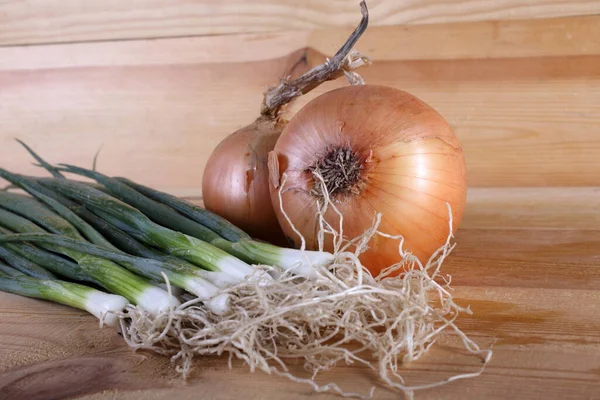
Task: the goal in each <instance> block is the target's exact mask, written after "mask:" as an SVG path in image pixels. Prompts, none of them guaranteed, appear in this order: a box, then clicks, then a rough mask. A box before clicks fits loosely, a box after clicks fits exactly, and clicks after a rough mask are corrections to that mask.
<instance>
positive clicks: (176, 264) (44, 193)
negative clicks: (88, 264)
mask: <svg viewBox="0 0 600 400" xmlns="http://www.w3.org/2000/svg"><path fill="white" fill-rule="evenodd" d="M0 176H2V177H4V178H6V179H7V180H9V181H10V182H12V183H14V184H16V185H18V186H19V187H21V188H23V189H25V190H26V191H27V192H29V193H30V194H31V195H32V196H34V197H36V198H37V199H38V200H40V201H41V202H43V203H45V204H46V205H47V206H48V207H50V208H52V209H53V210H54V211H55V212H56V213H57V214H59V215H60V216H62V217H63V218H64V219H65V220H66V221H67V222H70V223H71V224H72V225H74V226H75V227H77V228H78V230H79V231H81V232H83V234H84V235H85V236H86V238H87V239H88V240H89V242H90V243H93V244H96V245H98V246H100V247H103V248H105V249H107V250H110V252H105V253H103V254H94V255H96V256H99V257H103V258H107V259H110V260H112V261H115V262H117V263H119V264H121V265H123V266H124V267H126V268H128V269H129V270H131V271H132V272H135V273H138V274H139V275H142V276H144V277H146V278H148V279H150V280H151V281H153V282H154V283H155V284H156V285H159V286H160V285H161V284H160V283H159V282H161V281H163V282H164V279H163V277H162V274H161V273H162V272H164V273H165V274H166V275H167V277H168V278H169V281H170V283H171V284H172V285H173V286H172V291H173V289H174V288H180V289H184V290H187V291H188V292H190V293H192V294H194V295H195V296H196V297H197V298H199V299H200V300H202V301H204V302H206V304H207V307H208V308H209V309H210V310H211V311H213V312H215V313H219V314H221V313H223V312H225V311H226V310H227V307H228V299H229V295H227V294H218V292H219V288H218V287H217V286H215V285H214V284H212V283H211V282H210V281H209V280H207V279H206V272H205V271H204V270H202V269H200V268H198V267H196V266H194V265H192V264H190V263H185V262H183V260H180V259H177V258H175V257H165V256H163V255H161V253H158V252H157V251H154V250H150V249H148V248H146V247H145V246H143V245H141V244H140V243H139V242H137V241H136V240H135V239H133V238H132V237H130V236H128V235H127V234H125V233H124V232H122V231H120V230H118V229H117V228H115V227H113V226H112V225H110V224H109V223H107V222H106V221H104V220H103V219H101V218H99V217H97V216H96V215H95V214H93V213H91V212H89V211H88V210H87V209H86V208H85V207H83V206H80V205H78V204H77V203H75V202H73V201H71V200H69V199H67V198H65V197H64V196H61V195H60V194H58V193H55V192H53V191H51V190H50V189H48V188H46V187H44V186H42V185H40V184H38V183H37V182H35V181H34V180H31V179H28V178H26V177H23V176H20V175H16V174H12V173H10V172H8V171H5V170H1V169H0ZM84 218H86V219H87V220H89V221H90V222H93V223H94V224H95V225H96V226H98V227H101V228H102V230H103V231H104V232H105V235H107V236H108V237H111V238H116V239H117V242H119V243H124V246H123V247H124V249H123V250H122V249H120V248H119V247H117V246H115V245H113V244H112V243H111V242H110V241H109V240H107V239H106V238H105V237H104V236H103V235H102V234H101V233H100V232H98V231H97V230H96V229H95V227H94V226H92V224H91V223H88V222H87V221H86V220H84ZM46 243H49V244H52V242H46ZM82 246H85V245H82ZM67 247H68V246H67ZM81 249H83V250H79V251H82V252H84V253H87V254H90V253H89V252H87V251H86V248H85V247H81ZM88 249H89V247H88ZM71 250H78V249H73V248H71ZM126 252H129V253H130V254H134V255H138V256H140V257H142V258H140V257H137V258H135V262H132V261H131V260H132V259H133V258H132V257H129V258H128V254H126ZM114 253H120V254H114ZM108 255H110V256H108ZM144 260H145V262H146V265H145V266H144V265H143V263H141V262H142V261H144ZM154 260H157V261H154ZM159 262H160V268H157V267H156V264H157V263H159ZM180 294H181V293H180Z"/></svg>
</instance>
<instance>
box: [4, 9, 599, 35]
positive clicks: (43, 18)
mask: <svg viewBox="0 0 600 400" xmlns="http://www.w3.org/2000/svg"><path fill="white" fill-rule="evenodd" d="M358 2H359V1H348V0H338V1H331V2H327V1H320V0H304V1H296V0H260V1H248V0H224V1H222V0H143V1H135V2H134V1H119V0H103V1H95V2H90V1H88V2H85V1H81V0H4V1H2V2H0V45H15V44H32V43H33V44H35V43H64V42H76V41H94V40H122V39H139V38H159V37H174V36H176V37H181V36H191V35H215V34H231V33H244V32H267V31H283V30H290V29H291V30H306V29H317V28H326V27H332V26H343V27H347V26H353V25H354V24H355V20H356V6H357V4H358ZM368 4H369V9H370V10H371V11H370V15H371V16H372V21H373V22H372V25H377V26H381V25H405V24H415V23H441V22H464V21H478V20H513V19H530V18H548V17H564V16H574V15H592V14H597V13H599V12H600V5H599V4H598V2H597V1H595V0H477V1H473V0H451V1H448V0H402V1H398V0H373V1H369V3H368Z"/></svg>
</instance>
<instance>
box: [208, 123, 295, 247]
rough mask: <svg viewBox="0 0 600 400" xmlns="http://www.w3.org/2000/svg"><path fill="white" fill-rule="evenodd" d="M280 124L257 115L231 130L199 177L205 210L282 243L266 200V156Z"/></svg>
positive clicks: (262, 237) (277, 134) (278, 131)
mask: <svg viewBox="0 0 600 400" xmlns="http://www.w3.org/2000/svg"><path fill="white" fill-rule="evenodd" d="M282 126H283V125H282V123H281V122H280V123H278V122H276V121H275V120H274V119H272V118H269V117H259V118H258V119H257V120H256V121H255V122H254V123H252V124H250V125H248V126H246V127H244V128H242V129H240V130H238V131H236V132H234V133H232V134H231V135H229V136H228V137H227V138H225V139H224V140H223V141H222V142H221V143H219V145H218V146H217V147H216V148H215V150H214V151H213V152H212V154H211V156H210V158H209V159H208V162H207V164H206V168H205V170H204V175H203V178H202V195H203V201H204V206H205V207H206V209H207V210H209V211H211V212H214V213H215V214H217V215H219V216H221V217H223V218H225V219H226V220H228V221H229V222H231V223H232V224H234V225H236V226H237V227H239V228H240V229H242V230H244V231H245V232H246V233H248V234H249V235H251V236H252V237H254V238H257V239H262V240H265V241H270V242H271V243H283V237H284V236H283V233H282V231H281V228H280V226H279V223H278V221H277V216H276V215H275V211H274V210H273V206H272V205H271V202H270V201H269V186H268V178H269V173H268V169H267V155H268V153H269V151H271V150H272V149H273V147H274V146H275V143H276V142H277V139H278V138H279V135H280V134H281V130H282Z"/></svg>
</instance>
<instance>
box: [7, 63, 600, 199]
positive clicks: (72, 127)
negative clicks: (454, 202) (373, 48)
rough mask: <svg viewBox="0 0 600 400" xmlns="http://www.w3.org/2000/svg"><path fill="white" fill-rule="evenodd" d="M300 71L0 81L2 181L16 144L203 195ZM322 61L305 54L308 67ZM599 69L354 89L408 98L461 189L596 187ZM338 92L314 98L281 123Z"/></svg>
mask: <svg viewBox="0 0 600 400" xmlns="http://www.w3.org/2000/svg"><path fill="white" fill-rule="evenodd" d="M300 57H301V53H296V54H293V55H290V56H289V57H283V58H276V59H271V60H265V61H254V62H247V63H242V62H239V63H206V64H204V63H202V64H188V65H177V64H172V65H148V66H145V65H137V66H124V67H114V66H101V67H81V68H56V69H33V70H22V69H19V70H15V71H12V70H4V71H0V87H2V91H0V123H1V125H2V131H1V132H0V159H2V160H4V161H3V166H4V167H6V168H9V169H13V170H19V171H22V172H24V173H35V172H36V171H37V169H36V168H35V167H33V166H31V165H30V162H29V157H28V156H27V155H26V154H25V152H23V151H20V150H19V146H18V145H17V144H16V143H15V142H14V141H13V138H14V137H18V138H21V139H23V140H25V141H26V142H28V143H29V144H31V145H32V146H34V147H35V148H36V149H37V150H39V151H40V152H41V153H42V154H47V155H48V154H50V155H52V161H54V162H69V163H76V164H82V165H91V161H92V158H93V155H94V154H95V152H96V151H97V150H98V149H99V148H100V146H103V149H102V154H101V157H100V164H99V165H100V168H102V169H103V170H104V171H105V172H107V173H110V174H125V175H128V176H129V177H131V178H132V179H137V180H142V181H145V183H147V184H150V185H153V186H156V187H158V188H161V189H165V190H168V191H171V192H174V193H177V194H186V195H188V194H192V195H199V194H200V187H201V179H202V170H203V168H204V165H205V163H206V160H207V158H208V156H209V154H210V152H211V151H212V149H214V147H215V146H216V145H217V143H219V141H220V140H222V139H223V138H224V137H225V136H226V135H228V134H229V133H231V132H233V131H235V130H236V129H238V128H240V127H242V126H244V125H246V124H249V123H250V122H252V121H253V119H254V118H255V116H256V115H257V114H258V109H259V104H260V101H261V96H262V92H263V90H264V88H265V87H266V86H267V85H269V84H272V83H273V82H277V80H278V77H279V76H281V75H282V74H283V73H284V71H285V70H286V68H288V67H289V65H291V63H293V62H294V61H297V60H298V59H300ZM323 59H324V56H323V55H321V54H317V53H314V52H309V53H308V64H309V65H315V64H316V63H318V62H321V61H322V60H323ZM598 65H600V56H580V57H541V58H538V57H536V58H511V59H505V58H500V59H478V60H426V61H417V60H415V61H382V62H378V61H377V60H375V63H374V64H373V65H372V66H370V67H368V68H366V69H364V70H363V76H364V77H365V79H366V80H367V82H368V83H372V84H385V85H390V86H393V87H396V88H399V89H403V90H407V91H409V92H412V93H413V94H415V95H417V96H418V97H420V98H422V99H423V100H425V101H426V102H428V103H430V104H431V105H432V106H433V107H435V108H436V109H437V110H438V111H440V113H441V114H442V115H444V116H445V117H446V118H447V119H448V121H449V122H450V123H451V124H452V126H453V128H454V129H455V131H456V133H457V135H458V137H459V140H460V141H461V143H462V145H463V148H464V150H465V157H466V160H467V172H468V181H469V185H470V186H471V187H499V186H502V187H510V186H520V187H541V186H564V187H570V186H594V187H595V186H598V184H599V181H598V176H600V164H599V163H598V162H596V157H597V154H599V152H600V137H598V135H597V134H596V131H597V129H596V128H597V126H598V123H599V122H600V69H598V68H597V66H598ZM344 84H345V82H343V81H342V80H338V81H336V82H335V83H329V84H326V85H323V86H322V87H321V88H319V89H318V90H316V91H315V92H314V93H313V94H311V95H309V96H305V97H303V98H301V99H300V100H299V101H298V102H297V103H296V104H295V105H294V107H292V108H290V115H292V114H293V113H294V112H295V111H296V110H297V109H298V108H299V107H301V106H302V105H303V104H305V103H306V102H307V101H308V100H309V99H311V98H313V97H314V96H316V95H318V94H319V93H322V92H323V91H325V90H329V89H331V88H333V87H338V86H340V85H344ZM48 139H51V140H48ZM132 149H135V151H132Z"/></svg>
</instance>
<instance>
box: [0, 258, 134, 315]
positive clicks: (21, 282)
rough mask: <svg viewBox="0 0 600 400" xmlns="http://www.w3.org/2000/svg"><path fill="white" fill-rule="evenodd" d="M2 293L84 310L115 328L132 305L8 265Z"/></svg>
mask: <svg viewBox="0 0 600 400" xmlns="http://www.w3.org/2000/svg"><path fill="white" fill-rule="evenodd" d="M0 291H3V292H8V293H13V294H17V295H20V296H25V297H31V298H36V299H43V300H48V301H52V302H55V303H60V304H64V305H67V306H70V307H74V308H77V309H80V310H84V311H87V312H88V313H90V314H92V315H93V316H95V317H96V318H98V319H99V320H100V321H102V323H103V324H105V325H107V326H112V327H115V326H117V325H118V321H119V317H118V313H120V312H122V311H123V310H124V309H125V306H127V304H128V303H129V302H128V301H127V299H126V298H125V297H123V296H119V295H115V294H109V293H104V292H102V291H99V290H96V289H94V288H91V287H88V286H85V285H81V284H78V283H72V282H66V281H63V280H59V279H47V278H37V277H32V276H28V275H25V274H23V273H22V272H20V271H18V270H16V269H14V268H11V267H9V266H7V265H4V264H0Z"/></svg>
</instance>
